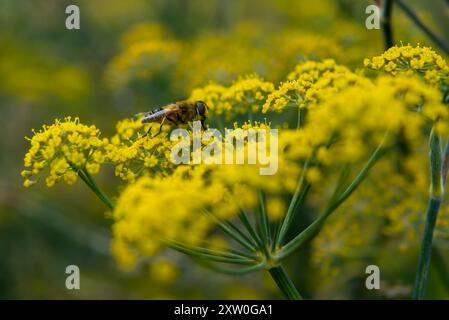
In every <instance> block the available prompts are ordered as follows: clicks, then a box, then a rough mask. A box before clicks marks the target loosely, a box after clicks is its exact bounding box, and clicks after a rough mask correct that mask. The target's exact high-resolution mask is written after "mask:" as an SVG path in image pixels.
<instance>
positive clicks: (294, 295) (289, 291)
mask: <svg viewBox="0 0 449 320" xmlns="http://www.w3.org/2000/svg"><path fill="white" fill-rule="evenodd" d="M268 272H269V273H270V275H271V277H272V278H273V280H274V282H276V284H277V286H278V287H279V289H280V290H281V291H282V293H283V294H284V295H285V297H286V298H287V299H289V300H302V297H301V295H300V294H299V292H298V290H296V287H295V285H294V284H293V282H292V280H291V279H290V278H289V276H288V274H287V273H286V272H285V270H284V267H283V266H282V265H279V266H277V267H274V268H271V269H269V270H268Z"/></svg>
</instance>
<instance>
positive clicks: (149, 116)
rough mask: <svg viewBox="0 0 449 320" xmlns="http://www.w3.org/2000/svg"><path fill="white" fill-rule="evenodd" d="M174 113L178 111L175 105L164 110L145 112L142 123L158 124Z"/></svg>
mask: <svg viewBox="0 0 449 320" xmlns="http://www.w3.org/2000/svg"><path fill="white" fill-rule="evenodd" d="M176 111H178V106H177V105H176V104H170V105H168V106H166V107H164V108H160V109H156V110H153V111H150V112H146V113H144V115H143V118H142V123H149V122H158V121H160V120H162V119H163V118H165V117H167V116H168V115H170V114H172V113H175V112H176Z"/></svg>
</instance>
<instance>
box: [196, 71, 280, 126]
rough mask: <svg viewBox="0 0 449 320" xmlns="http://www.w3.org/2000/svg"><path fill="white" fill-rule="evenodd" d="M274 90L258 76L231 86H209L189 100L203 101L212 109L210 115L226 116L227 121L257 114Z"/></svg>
mask: <svg viewBox="0 0 449 320" xmlns="http://www.w3.org/2000/svg"><path fill="white" fill-rule="evenodd" d="M273 90H274V85H273V84H272V83H271V82H267V81H264V80H263V79H262V78H260V77H259V76H257V75H250V76H246V77H241V78H239V79H238V80H236V81H234V82H233V84H232V85H231V86H228V87H226V86H222V85H218V84H209V85H207V86H205V87H203V88H199V89H195V90H193V92H192V94H191V95H190V98H189V100H192V101H196V100H202V101H204V102H206V104H207V105H208V107H209V109H210V115H211V116H212V117H213V116H215V115H217V116H219V115H225V117H226V118H227V119H230V118H232V117H233V116H235V115H236V114H252V113H256V112H257V111H258V110H259V109H260V107H261V105H262V104H263V102H264V101H265V99H266V98H267V96H268V94H270V93H271V92H272V91H273Z"/></svg>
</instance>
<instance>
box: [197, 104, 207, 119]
mask: <svg viewBox="0 0 449 320" xmlns="http://www.w3.org/2000/svg"><path fill="white" fill-rule="evenodd" d="M195 109H196V114H197V115H199V116H200V117H201V118H204V117H205V116H206V112H207V106H206V104H205V103H204V102H203V101H197V102H195Z"/></svg>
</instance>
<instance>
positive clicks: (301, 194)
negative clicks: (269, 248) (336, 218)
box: [275, 160, 310, 248]
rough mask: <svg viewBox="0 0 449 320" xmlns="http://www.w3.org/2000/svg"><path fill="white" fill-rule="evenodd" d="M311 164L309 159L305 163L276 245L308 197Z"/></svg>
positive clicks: (278, 244) (276, 244)
mask: <svg viewBox="0 0 449 320" xmlns="http://www.w3.org/2000/svg"><path fill="white" fill-rule="evenodd" d="M308 164H309V160H306V162H305V164H304V168H303V169H302V172H301V176H300V178H299V181H298V185H297V187H296V190H295V194H294V195H293V197H292V200H291V201H290V205H289V207H288V210H287V213H286V214H285V218H284V219H283V220H282V224H281V227H280V229H279V234H278V236H277V237H276V242H275V247H276V248H277V247H279V246H280V245H281V244H282V243H283V242H284V239H285V237H286V235H287V232H288V230H289V228H290V226H291V224H292V222H293V218H294V216H295V213H296V209H297V208H298V207H300V206H301V204H302V203H303V202H304V199H305V198H306V195H307V193H308V191H309V189H310V185H309V184H308V183H307V182H306V172H307V167H308Z"/></svg>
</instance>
